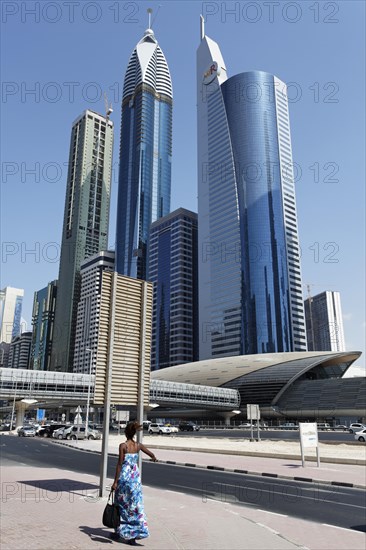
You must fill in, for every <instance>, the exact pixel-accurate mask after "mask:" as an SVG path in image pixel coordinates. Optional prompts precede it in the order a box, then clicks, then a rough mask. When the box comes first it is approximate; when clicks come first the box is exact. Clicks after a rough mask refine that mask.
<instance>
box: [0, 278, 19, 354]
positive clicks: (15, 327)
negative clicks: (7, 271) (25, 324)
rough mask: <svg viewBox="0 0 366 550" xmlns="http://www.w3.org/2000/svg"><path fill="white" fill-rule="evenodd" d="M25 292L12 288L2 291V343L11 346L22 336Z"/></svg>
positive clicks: (0, 306) (0, 328) (0, 296)
mask: <svg viewBox="0 0 366 550" xmlns="http://www.w3.org/2000/svg"><path fill="white" fill-rule="evenodd" d="M23 296H24V290H23V289H22V288H13V287H11V286H7V287H5V288H4V289H3V290H0V342H5V343H7V344H10V343H11V341H12V339H13V338H15V337H16V336H19V335H20V331H21V319H22V305H23Z"/></svg>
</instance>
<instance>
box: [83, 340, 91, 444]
mask: <svg viewBox="0 0 366 550" xmlns="http://www.w3.org/2000/svg"><path fill="white" fill-rule="evenodd" d="M85 351H88V352H89V353H90V362H89V382H88V397H87V401H86V414H85V437H86V438H88V429H89V408H90V381H91V373H92V366H93V350H92V349H90V348H86V349H85Z"/></svg>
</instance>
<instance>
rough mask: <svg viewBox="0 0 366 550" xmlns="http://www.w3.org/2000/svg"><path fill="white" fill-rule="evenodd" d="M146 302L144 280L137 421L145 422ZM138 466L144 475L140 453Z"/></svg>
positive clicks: (140, 438)
mask: <svg viewBox="0 0 366 550" xmlns="http://www.w3.org/2000/svg"><path fill="white" fill-rule="evenodd" d="M146 302H147V282H146V281H144V282H143V283H142V287H141V330H140V361H139V381H138V404H137V422H138V423H139V424H142V423H143V420H144V393H145V380H144V377H145V376H144V375H145V352H146V350H145V348H146ZM142 436H143V430H141V431H140V432H137V441H138V442H139V443H142ZM138 467H139V470H140V475H141V477H142V457H141V453H140V454H139V459H138Z"/></svg>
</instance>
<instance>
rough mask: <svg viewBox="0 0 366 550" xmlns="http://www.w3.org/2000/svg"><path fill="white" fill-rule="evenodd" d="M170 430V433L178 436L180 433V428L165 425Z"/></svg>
mask: <svg viewBox="0 0 366 550" xmlns="http://www.w3.org/2000/svg"><path fill="white" fill-rule="evenodd" d="M165 426H167V427H168V428H170V433H172V434H177V433H178V432H179V428H178V426H172V425H171V424H165Z"/></svg>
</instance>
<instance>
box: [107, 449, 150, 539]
mask: <svg viewBox="0 0 366 550" xmlns="http://www.w3.org/2000/svg"><path fill="white" fill-rule="evenodd" d="M137 460H138V453H126V454H125V456H124V461H123V463H122V468H121V473H120V476H119V480H118V483H117V488H116V492H115V502H116V503H117V504H118V505H119V510H120V518H121V523H120V526H119V527H117V528H116V533H117V534H118V535H119V537H121V538H123V539H125V540H131V539H144V538H146V537H148V536H149V529H148V526H147V523H146V517H145V514H144V504H143V499H142V487H141V477H140V471H139V468H138V465H137Z"/></svg>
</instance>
